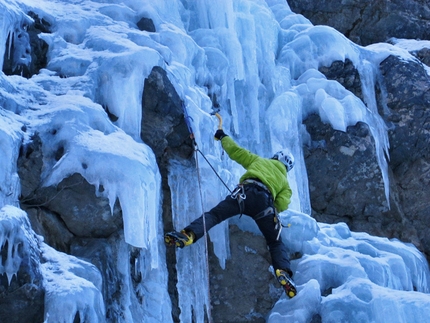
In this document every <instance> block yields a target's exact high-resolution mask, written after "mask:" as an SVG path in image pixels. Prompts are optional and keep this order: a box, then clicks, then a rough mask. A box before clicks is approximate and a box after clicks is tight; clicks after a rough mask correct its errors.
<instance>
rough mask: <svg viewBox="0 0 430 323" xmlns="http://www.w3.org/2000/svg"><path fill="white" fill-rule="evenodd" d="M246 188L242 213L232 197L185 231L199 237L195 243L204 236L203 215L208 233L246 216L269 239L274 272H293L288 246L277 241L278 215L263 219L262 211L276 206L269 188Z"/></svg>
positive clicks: (246, 185)
mask: <svg viewBox="0 0 430 323" xmlns="http://www.w3.org/2000/svg"><path fill="white" fill-rule="evenodd" d="M244 189H245V193H246V199H244V200H242V201H243V202H242V203H243V206H242V210H241V209H240V208H239V203H238V201H237V200H236V199H233V198H232V197H231V196H230V195H228V196H227V197H226V198H225V199H224V200H223V201H221V202H220V203H218V205H217V206H215V207H214V208H213V209H211V210H210V211H209V212H205V213H204V215H202V216H200V217H199V218H197V219H196V220H194V221H193V222H192V223H191V224H190V225H188V226H187V227H186V228H185V230H189V231H192V232H193V233H194V235H195V241H197V240H198V239H200V238H201V237H202V236H203V235H204V228H203V216H205V224H206V230H209V229H211V228H212V227H213V226H215V225H217V224H219V223H221V222H222V221H224V220H226V219H228V218H231V217H233V216H235V215H237V214H241V213H243V214H244V215H248V216H250V217H251V218H253V219H254V220H255V222H256V223H257V225H258V228H259V229H260V231H261V233H262V234H263V236H264V238H265V239H266V243H267V246H268V247H269V251H270V255H271V258H272V264H273V267H274V269H275V270H276V269H284V270H286V271H288V272H290V261H289V258H288V253H287V249H286V246H285V245H284V244H283V243H282V238H281V236H279V239H278V240H277V239H276V238H277V236H278V232H279V231H278V230H277V229H276V228H275V226H276V223H275V221H274V216H275V215H274V213H272V214H270V215H267V216H264V217H261V212H262V211H264V210H265V209H267V208H268V207H269V206H273V202H272V201H273V200H272V196H271V195H270V193H268V192H267V191H266V190H265V189H263V188H261V187H259V186H257V185H255V184H252V183H251V184H245V185H244Z"/></svg>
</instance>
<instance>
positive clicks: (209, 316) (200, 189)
mask: <svg viewBox="0 0 430 323" xmlns="http://www.w3.org/2000/svg"><path fill="white" fill-rule="evenodd" d="M195 147H197V146H195ZM197 151H198V148H197V149H195V152H196V157H195V158H196V169H197V182H198V185H199V193H200V203H201V209H202V213H203V234H204V238H205V256H206V257H205V258H206V276H207V284H208V301H209V304H208V307H207V309H206V310H207V313H208V320H209V323H212V314H211V303H212V301H211V292H210V277H209V252H208V250H209V249H208V234H207V230H206V219H205V218H206V216H205V214H204V212H203V210H204V206H203V194H202V185H201V177H200V169H199V156H198V155H197Z"/></svg>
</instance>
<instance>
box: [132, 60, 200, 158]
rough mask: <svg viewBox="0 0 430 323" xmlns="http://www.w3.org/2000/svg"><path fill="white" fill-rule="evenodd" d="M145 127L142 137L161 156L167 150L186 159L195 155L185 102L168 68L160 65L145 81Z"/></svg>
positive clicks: (143, 117)
mask: <svg viewBox="0 0 430 323" xmlns="http://www.w3.org/2000/svg"><path fill="white" fill-rule="evenodd" d="M141 127H142V128H141V129H142V130H141V135H140V137H141V138H142V140H143V141H144V142H145V143H146V144H147V145H148V146H150V147H151V148H152V150H153V151H154V153H155V156H156V157H157V158H158V159H160V157H161V156H163V154H165V153H170V154H173V155H175V156H178V157H179V158H185V159H187V158H189V157H190V156H192V153H193V147H192V143H191V140H190V138H189V136H190V134H189V131H188V128H187V125H186V123H185V119H184V110H183V108H182V101H181V99H180V97H179V95H178V94H177V93H176V90H175V88H174V87H173V84H172V83H171V82H170V80H169V78H168V77H167V74H166V71H164V70H163V69H162V68H161V67H158V66H156V67H154V68H153V69H152V71H151V74H150V75H149V76H148V78H147V79H146V80H145V85H144V91H143V98H142V125H141Z"/></svg>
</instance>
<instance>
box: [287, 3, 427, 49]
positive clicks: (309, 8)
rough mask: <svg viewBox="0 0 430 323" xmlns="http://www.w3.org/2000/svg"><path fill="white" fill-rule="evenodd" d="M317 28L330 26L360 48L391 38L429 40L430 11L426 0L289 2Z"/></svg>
mask: <svg viewBox="0 0 430 323" xmlns="http://www.w3.org/2000/svg"><path fill="white" fill-rule="evenodd" d="M287 2H288V4H289V5H290V8H291V10H292V11H293V12H295V13H300V14H302V15H303V16H305V17H306V18H308V19H309V20H310V21H311V22H312V23H313V24H314V25H327V26H331V27H333V28H335V29H337V30H338V31H340V32H341V33H343V34H344V35H345V36H347V37H348V38H349V39H351V40H352V41H353V42H355V43H357V44H359V45H369V44H372V43H378V42H384V41H387V40H388V39H389V38H391V37H396V38H408V39H430V29H429V27H430V7H429V4H428V2H427V1H423V0H411V1H403V0H394V1H391V0H382V1H372V0H365V1H362V0H351V1H343V0H319V1H312V0H288V1H287Z"/></svg>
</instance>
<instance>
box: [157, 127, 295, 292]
mask: <svg viewBox="0 0 430 323" xmlns="http://www.w3.org/2000/svg"><path fill="white" fill-rule="evenodd" d="M215 139H216V140H221V144H222V147H223V149H224V150H225V151H226V152H227V154H228V155H229V157H230V158H231V159H232V160H234V161H236V162H237V163H239V164H240V165H242V166H243V167H244V168H245V169H246V172H245V173H244V174H243V175H242V177H241V178H240V181H239V182H240V183H239V185H238V186H237V187H236V189H235V190H234V191H233V193H232V194H231V195H228V196H227V197H226V198H225V199H224V200H223V201H221V202H220V203H219V204H218V205H217V206H215V207H214V208H213V209H211V210H210V211H209V212H205V213H204V214H203V215H202V216H200V217H199V218H197V219H196V220H194V221H193V222H192V223H191V224H189V225H188V226H187V227H185V228H184V229H183V230H182V231H180V232H177V231H173V232H169V233H166V234H165V242H166V244H167V245H169V246H177V247H180V248H183V247H185V246H189V245H191V244H192V243H194V242H196V241H197V240H199V239H200V238H201V237H202V236H203V235H204V225H203V216H204V217H205V227H206V230H209V229H210V228H212V227H213V226H215V225H217V224H218V223H221V222H222V221H224V220H226V219H228V218H230V217H233V216H234V215H237V214H245V215H248V216H250V217H252V218H253V219H254V220H255V222H256V223H257V225H258V227H259V229H260V231H261V233H262V234H263V236H264V237H265V239H266V242H267V245H268V247H269V251H270V255H271V258H272V264H273V269H274V271H275V274H276V277H277V279H278V281H279V282H280V284H281V285H282V286H283V288H284V290H285V293H286V294H287V296H288V297H290V298H291V297H294V296H295V295H296V293H297V290H296V287H295V285H294V282H293V280H292V279H291V277H292V272H291V269H290V260H289V257H288V253H287V250H286V246H285V245H284V244H283V243H282V239H281V235H280V230H281V228H282V226H281V223H280V221H279V219H278V217H277V212H282V211H284V210H286V209H287V207H288V205H289V204H290V198H291V189H290V186H289V184H288V181H287V172H289V171H290V170H291V169H292V168H293V166H294V157H293V156H292V154H291V153H290V152H289V151H288V150H281V151H279V152H277V153H276V154H275V155H274V156H273V157H272V158H271V159H269V158H262V157H260V156H258V155H256V154H253V153H251V152H250V151H248V150H246V149H244V148H242V147H240V146H239V145H238V144H236V143H235V142H234V140H233V139H232V138H231V137H229V136H228V135H226V134H225V133H224V131H223V130H222V129H218V130H217V132H216V133H215Z"/></svg>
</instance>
